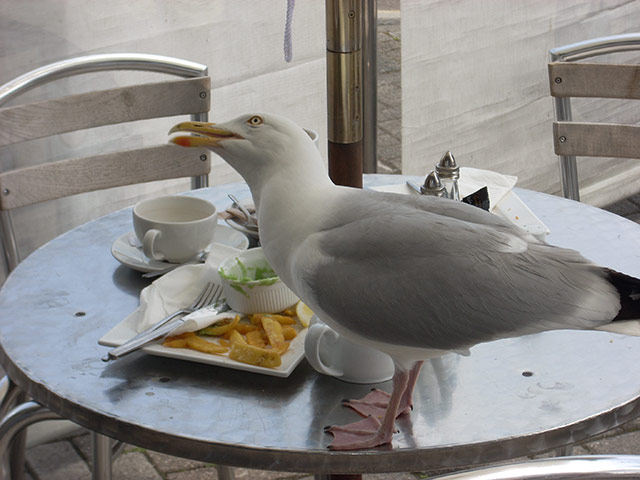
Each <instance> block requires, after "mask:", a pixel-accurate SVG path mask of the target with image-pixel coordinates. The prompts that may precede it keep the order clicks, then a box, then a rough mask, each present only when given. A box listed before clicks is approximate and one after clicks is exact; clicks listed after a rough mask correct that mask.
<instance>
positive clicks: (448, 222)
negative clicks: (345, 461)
mask: <svg viewBox="0 0 640 480" xmlns="http://www.w3.org/2000/svg"><path fill="white" fill-rule="evenodd" d="M176 132H182V133H187V134H188V135H178V136H175V137H173V138H171V139H170V141H171V142H173V143H175V144H177V145H182V146H185V147H205V148H207V149H209V150H211V151H213V152H214V153H217V154H218V155H220V156H221V157H222V158H223V159H224V160H225V161H226V162H227V163H229V164H230V165H231V166H232V167H233V168H234V169H235V170H237V171H238V173H240V175H241V176H242V177H243V178H244V179H245V181H246V182H247V184H248V185H249V188H250V190H251V194H252V196H253V199H254V201H255V205H256V208H257V211H258V223H259V225H260V241H261V244H262V248H263V251H264V254H265V256H266V258H267V260H268V261H269V263H270V264H271V266H272V267H273V269H274V270H275V271H276V273H277V274H278V275H279V276H280V278H281V279H282V280H283V281H284V282H285V284H287V285H288V286H289V287H290V288H291V290H293V291H294V292H295V293H296V295H298V296H299V297H300V299H302V300H303V301H304V302H305V303H306V304H307V305H309V307H310V308H311V309H312V310H313V311H314V312H315V313H316V314H317V315H318V317H319V318H320V319H321V320H322V321H323V322H325V323H326V324H328V325H329V326H330V327H331V328H333V329H334V330H336V331H337V332H338V333H339V334H340V335H343V336H345V337H347V338H348V339H350V340H351V341H353V342H355V343H359V344H362V345H365V346H369V347H372V348H375V349H377V350H379V351H382V352H384V353H386V354H388V355H389V356H390V357H391V358H392V359H393V361H394V366H395V373H394V376H393V380H392V385H393V390H392V393H391V394H390V395H389V394H387V393H385V392H382V391H373V392H371V393H370V394H368V395H367V396H366V397H364V398H363V399H359V400H358V399H356V400H352V401H348V402H347V406H349V407H351V408H353V409H354V410H356V412H358V413H360V414H361V415H362V416H363V417H364V418H363V419H362V420H360V421H358V422H354V423H351V424H348V425H342V426H331V427H328V428H327V431H328V432H329V433H330V434H332V435H333V439H332V442H331V444H330V445H329V448H331V449H334V450H355V449H367V448H373V447H376V446H378V445H383V444H387V443H391V441H392V435H393V433H394V426H395V419H396V417H397V416H399V415H403V414H407V413H409V412H410V410H411V407H412V394H413V388H414V386H415V384H416V380H417V378H418V374H419V372H420V367H421V365H422V363H423V361H424V360H426V359H429V358H435V357H439V356H442V355H444V354H447V353H450V352H458V353H461V354H467V353H468V352H469V349H470V348H471V347H473V346H474V345H476V344H479V343H482V342H489V341H493V340H498V339H502V338H508V337H516V336H521V335H528V334H533V333H538V332H543V331H547V330H559V329H606V328H607V327H608V326H610V325H611V324H612V322H617V321H619V320H629V319H639V318H640V301H636V300H637V299H638V298H639V297H640V280H639V279H636V278H633V277H630V276H627V275H624V274H622V273H618V272H615V271H612V270H610V269H607V268H603V267H600V266H598V265H595V264H593V263H592V262H590V261H588V260H587V259H585V258H584V257H583V256H581V255H580V254H579V253H578V252H576V251H574V250H569V249H565V248H560V247H556V246H551V245H548V244H546V243H544V242H542V241H539V240H537V239H536V238H535V237H533V236H532V235H530V234H528V233H527V232H525V231H524V230H522V229H520V228H519V227H517V226H515V225H514V224H512V223H510V222H508V221H507V220H505V219H503V218H501V217H498V216H497V215H494V214H492V213H489V212H487V211H485V210H482V209H480V208H477V207H474V206H471V205H467V204H465V203H462V202H456V201H454V200H449V199H446V198H437V197H430V196H416V195H401V194H396V193H388V192H387V193H385V192H377V191H372V190H363V189H357V188H350V187H344V186H338V185H335V184H334V183H333V182H332V181H331V180H330V178H329V177H328V175H327V169H326V167H325V164H324V162H323V160H322V157H321V156H320V153H319V152H318V150H317V148H316V147H315V145H314V144H313V142H312V141H311V140H310V138H309V136H308V135H307V134H306V132H304V131H303V130H302V128H300V127H299V126H298V125H296V124H295V123H294V122H292V121H290V120H288V119H286V118H283V117H281V116H278V115H273V114H248V115H243V116H240V117H238V118H235V119H234V120H231V121H229V122H227V123H221V124H213V123H202V122H184V123H180V124H178V125H176V126H175V127H173V128H172V129H171V131H170V133H176ZM628 323H632V322H628Z"/></svg>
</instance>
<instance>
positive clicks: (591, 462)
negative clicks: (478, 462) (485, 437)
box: [432, 455, 640, 480]
mask: <svg viewBox="0 0 640 480" xmlns="http://www.w3.org/2000/svg"><path fill="white" fill-rule="evenodd" d="M612 478H640V455H580V456H574V457H556V458H543V459H539V460H532V461H529V462H520V463H512V464H508V465H497V466H490V467H484V468H477V469H473V470H467V471H464V472H458V473H452V474H448V475H441V476H436V477H433V478H432V480H577V479H589V480H605V479H612Z"/></svg>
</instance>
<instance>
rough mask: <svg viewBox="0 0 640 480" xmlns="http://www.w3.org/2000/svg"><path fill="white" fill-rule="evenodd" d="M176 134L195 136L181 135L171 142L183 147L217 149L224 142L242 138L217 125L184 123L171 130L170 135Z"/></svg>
mask: <svg viewBox="0 0 640 480" xmlns="http://www.w3.org/2000/svg"><path fill="white" fill-rule="evenodd" d="M176 132H190V133H194V134H195V135H188V136H187V135H179V136H177V137H173V138H171V139H170V140H169V141H170V142H173V143H175V144H176V145H181V146H183V147H205V148H211V147H217V146H219V144H220V142H221V141H223V140H229V139H233V138H236V139H241V138H242V137H241V136H240V135H238V134H236V133H233V132H231V131H229V130H225V129H224V128H220V127H216V124H215V123H205V122H182V123H179V124H178V125H176V126H175V127H173V128H172V129H171V130H169V135H171V134H172V133H176Z"/></svg>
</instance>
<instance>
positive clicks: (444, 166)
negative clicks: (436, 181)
mask: <svg viewBox="0 0 640 480" xmlns="http://www.w3.org/2000/svg"><path fill="white" fill-rule="evenodd" d="M436 173H437V174H438V176H439V177H440V181H441V182H442V185H443V186H444V188H445V190H446V193H445V195H444V196H445V197H447V198H450V199H452V200H460V190H459V189H458V178H460V167H459V166H458V165H457V164H456V159H455V158H453V155H452V154H451V152H450V151H447V153H445V154H444V155H443V156H442V158H441V159H440V162H438V164H437V165H436Z"/></svg>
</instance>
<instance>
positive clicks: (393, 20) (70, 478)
mask: <svg viewBox="0 0 640 480" xmlns="http://www.w3.org/2000/svg"><path fill="white" fill-rule="evenodd" d="M381 5H390V6H394V5H397V0H382V1H380V2H379V9H380V10H383V8H382V7H381ZM378 70H379V73H378V118H379V124H378V145H379V146H378V172H379V173H400V172H401V155H402V152H401V136H400V135H401V124H400V119H401V106H400V88H401V85H400V17H399V12H395V13H393V12H383V15H381V16H380V18H379V27H378ZM608 209H609V210H611V211H613V212H614V213H617V214H619V215H622V216H625V217H627V218H629V219H631V220H633V221H636V222H639V223H640V195H636V196H634V197H631V198H629V199H627V200H624V201H622V202H619V203H617V204H616V205H612V206H611V207H609V208H608ZM639 442H640V420H638V421H634V422H630V423H629V424H627V425H625V426H623V427H621V428H618V429H616V430H613V431H611V432H608V433H607V434H605V435H602V436H601V437H599V438H597V439H595V440H591V441H589V442H586V443H584V444H582V445H579V446H577V447H575V448H574V454H613V453H620V454H640V443H639ZM26 460H27V461H26V471H27V473H26V478H27V479H29V480H57V479H60V480H84V479H90V478H91V465H90V464H91V442H90V435H89V433H87V432H86V431H85V430H79V431H77V432H75V433H73V434H71V435H69V436H68V437H66V438H62V439H58V440H56V441H53V442H49V443H45V444H41V445H36V446H33V447H31V448H29V449H28V450H27V455H26ZM234 473H235V477H236V478H237V479H247V480H253V479H255V480H280V479H282V480H284V479H286V480H293V479H305V480H310V479H312V478H313V476H311V475H309V474H302V473H298V474H295V473H284V472H267V471H258V470H247V469H242V468H238V469H234ZM432 473H433V472H432ZM428 476H429V474H428V473H426V472H414V473H395V474H378V475H364V476H363V478H364V479H365V480H378V479H379V480H382V479H390V480H416V479H423V478H427V477H428ZM113 478H114V480H119V479H137V480H146V479H148V480H161V479H162V480H194V479H202V480H207V479H211V480H214V479H217V478H218V474H217V471H216V468H215V466H213V465H211V464H206V463H202V462H197V461H193V460H186V459H182V458H177V457H171V456H169V455H164V454H162V453H157V452H153V451H150V450H145V449H141V448H138V447H135V446H132V445H127V446H126V447H125V448H124V450H123V452H122V453H121V454H120V455H119V456H118V457H117V459H116V460H115V462H114V466H113Z"/></svg>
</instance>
